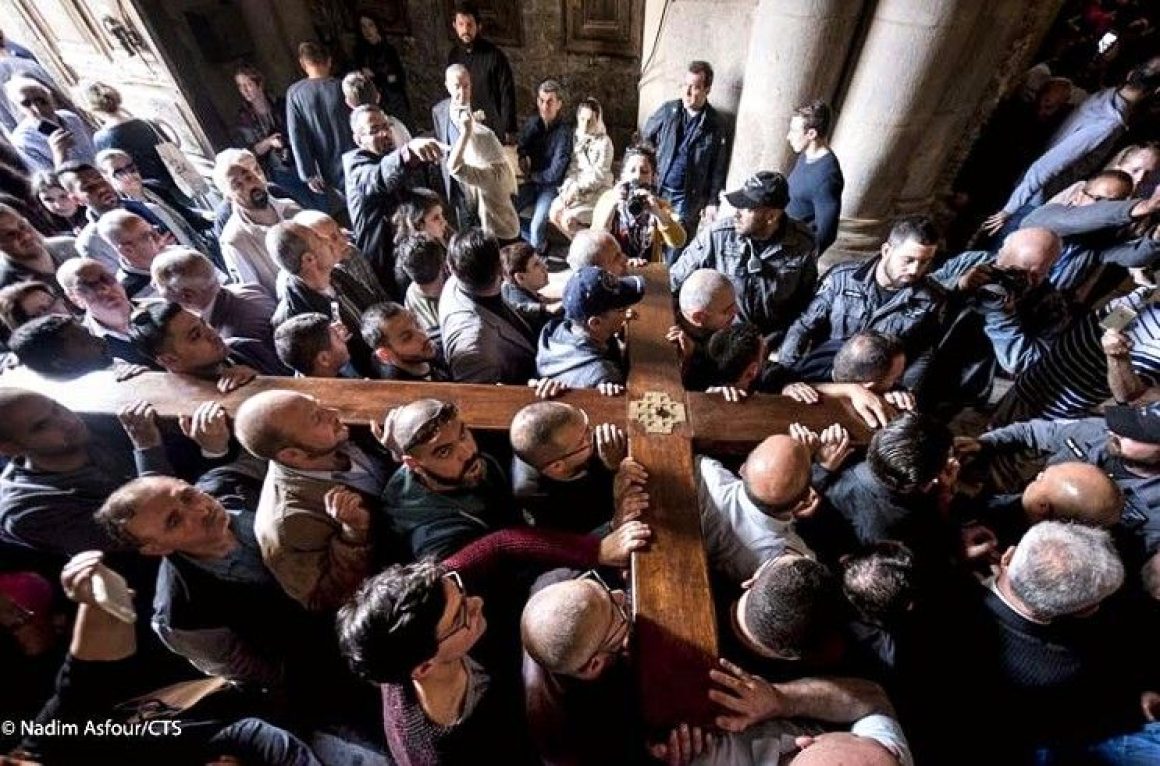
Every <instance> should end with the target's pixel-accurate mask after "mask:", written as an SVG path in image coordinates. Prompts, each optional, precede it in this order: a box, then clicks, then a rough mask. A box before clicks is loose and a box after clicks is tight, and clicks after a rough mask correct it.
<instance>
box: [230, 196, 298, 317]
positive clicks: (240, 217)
mask: <svg viewBox="0 0 1160 766" xmlns="http://www.w3.org/2000/svg"><path fill="white" fill-rule="evenodd" d="M270 206H271V207H272V208H273V209H274V212H275V213H277V215H278V222H281V221H286V220H289V219H291V218H293V217H294V216H295V215H296V214H297V213H300V212H301V210H302V209H301V208H300V207H298V205H297V204H295V203H293V202H291V201H289V200H281V199H276V198H274V197H271V198H270ZM269 230H270V226H264V225H262V224H260V223H255V222H254V221H252V220H250V217H249V215H248V214H247V213H246V211H245V210H242V209H240V208H239V207H237V206H236V205H235V206H234V212H233V213H232V214H231V215H230V217H229V220H228V221H226V225H225V227H224V228H223V229H222V235H221V237H220V239H219V241H220V243H221V248H222V258H223V259H224V260H225V262H226V268H228V269H229V271H230V276H231V277H233V278H234V281H235V282H243V283H244V282H251V283H253V284H256V285H261V287H262V289H263V290H265V291H266V292H268V293H269V294H270V295H276V294H277V288H276V286H275V283H276V281H277V278H278V272H279V269H278V264H277V263H275V262H274V259H273V258H272V257H270V254H269V252H267V251H266V232H267V231H269Z"/></svg>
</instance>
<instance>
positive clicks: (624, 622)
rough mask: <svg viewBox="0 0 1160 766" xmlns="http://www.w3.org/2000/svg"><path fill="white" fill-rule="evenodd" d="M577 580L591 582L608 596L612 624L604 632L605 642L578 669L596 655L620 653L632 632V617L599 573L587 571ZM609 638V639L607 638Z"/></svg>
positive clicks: (592, 570)
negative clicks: (611, 610)
mask: <svg viewBox="0 0 1160 766" xmlns="http://www.w3.org/2000/svg"><path fill="white" fill-rule="evenodd" d="M576 579H577V580H591V581H592V582H594V583H596V584H597V585H599V586H600V587H601V589H602V590H603V591H604V592H605V594H607V595H608V602H609V603H610V604H612V609H613V612H612V622H611V623H609V625H608V629H607V630H605V632H604V635H605V640H604V641H603V642H601V644H600V646H598V647H596V651H595V652H593V653H592V657H589V658H588V659H587V660H585V661H584V662H583V663H581V665H580V667H584V666H585V665H587V664H588V663H589V662H591V661H592V660H593V659H594V658H595V657H596V655H598V654H616V653H618V652H619V651H620V647H621V646H623V645H624V640H625V639H626V638H627V637H628V635H629V633H631V632H632V615H630V614H629V613H628V608H627V607H626V606H625V603H624V601H622V600H620V599H618V598H617V597H616V595H615V594H614V593H613V590H612V588H610V587H609V585H608V583H606V582H605V581H604V578H603V577H601V576H600V573H599V572H597V571H596V570H595V569H589V570H588V571H587V572H585V573H584V574H582V575H580V576H579V577H577V578H576ZM608 636H611V639H609V638H608Z"/></svg>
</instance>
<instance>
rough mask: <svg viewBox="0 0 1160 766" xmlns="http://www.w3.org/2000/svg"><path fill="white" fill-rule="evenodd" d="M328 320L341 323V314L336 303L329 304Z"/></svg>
mask: <svg viewBox="0 0 1160 766" xmlns="http://www.w3.org/2000/svg"><path fill="white" fill-rule="evenodd" d="M330 318H331V320H333V321H335V322H341V321H342V313H341V312H340V311H339V309H338V301H331V302H330Z"/></svg>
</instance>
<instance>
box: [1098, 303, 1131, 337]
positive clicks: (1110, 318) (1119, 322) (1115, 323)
mask: <svg viewBox="0 0 1160 766" xmlns="http://www.w3.org/2000/svg"><path fill="white" fill-rule="evenodd" d="M1137 316H1138V314H1137V313H1136V311H1135V310H1134V309H1132V308H1130V307H1128V306H1117V307H1116V308H1115V309H1114V310H1113V311H1112V313H1110V314H1108V315H1107V316H1106V317H1104V318H1103V319H1101V320H1100V327H1101V328H1102V329H1104V330H1115V331H1117V332H1119V331H1120V330H1123V329H1124V328H1125V327H1127V326H1128V325H1130V324H1132V322H1134V321H1135V320H1136V317H1137Z"/></svg>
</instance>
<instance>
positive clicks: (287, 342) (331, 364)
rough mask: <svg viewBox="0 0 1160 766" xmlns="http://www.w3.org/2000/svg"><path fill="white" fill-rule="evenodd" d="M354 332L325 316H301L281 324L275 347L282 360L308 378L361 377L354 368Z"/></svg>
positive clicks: (276, 332)
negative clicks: (350, 342) (349, 343)
mask: <svg viewBox="0 0 1160 766" xmlns="http://www.w3.org/2000/svg"><path fill="white" fill-rule="evenodd" d="M349 335H350V333H349V332H348V331H347V329H346V326H345V325H343V323H342V322H336V321H334V320H333V319H331V318H330V317H328V316H326V315H325V314H319V313H317V312H310V313H308V314H299V315H298V316H295V317H291V318H289V319H287V320H286V321H285V322H283V323H282V324H280V325H278V329H277V330H275V331H274V347H275V348H276V349H277V351H278V359H280V360H281V361H282V364H284V365H286V366H287V367H289V368H290V369H291V370H294V372H295V373H296V374H297V375H300V376H302V377H305V378H358V377H359V374H358V373H357V372H356V371H355V370H354V368H353V367H351V366H350V349H348V348H347V347H346V341H347V338H348V337H349Z"/></svg>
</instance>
